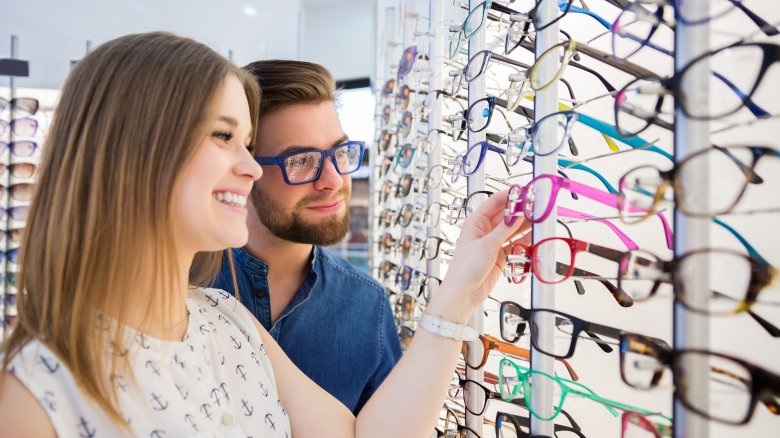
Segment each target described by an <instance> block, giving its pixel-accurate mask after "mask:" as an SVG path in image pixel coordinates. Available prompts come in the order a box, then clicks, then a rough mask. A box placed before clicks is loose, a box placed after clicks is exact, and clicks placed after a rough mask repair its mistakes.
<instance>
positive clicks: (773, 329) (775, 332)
mask: <svg viewBox="0 0 780 438" xmlns="http://www.w3.org/2000/svg"><path fill="white" fill-rule="evenodd" d="M711 292H712V294H713V295H715V296H719V297H721V298H729V296H728V295H726V294H724V293H721V292H718V291H715V290H713V291H711ZM743 305H744V304H743ZM745 313H747V314H748V315H750V317H751V318H753V320H755V321H756V322H757V323H758V324H759V325H760V326H761V327H762V328H763V329H764V330H766V331H767V333H769V334H770V335H771V336H772V337H773V338H780V328H778V327H777V326H776V325H774V324H772V323H771V322H769V321H767V320H766V319H764V318H762V317H761V316H760V315H758V314H757V313H756V312H754V311H753V310H752V309H750V308H748V309H747V310H746V311H745Z"/></svg>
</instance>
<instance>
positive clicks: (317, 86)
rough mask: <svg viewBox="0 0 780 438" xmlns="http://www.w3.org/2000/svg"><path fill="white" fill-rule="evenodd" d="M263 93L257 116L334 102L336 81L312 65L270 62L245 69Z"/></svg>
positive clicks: (315, 65)
mask: <svg viewBox="0 0 780 438" xmlns="http://www.w3.org/2000/svg"><path fill="white" fill-rule="evenodd" d="M244 70H246V71H248V72H250V73H251V74H252V75H253V76H254V77H255V79H256V80H257V82H258V83H259V84H260V88H261V89H262V90H263V100H262V102H260V116H261V117H262V116H264V115H266V114H269V113H272V112H274V111H277V110H279V109H282V108H284V107H286V106H289V105H294V104H299V103H320V102H327V101H335V100H336V81H335V80H334V79H333V76H332V75H331V74H330V72H329V71H328V69H326V68H325V67H323V66H321V65H319V64H315V63H313V62H305V61H292V60H280V59H269V60H264V61H256V62H253V63H251V64H248V65H246V66H244Z"/></svg>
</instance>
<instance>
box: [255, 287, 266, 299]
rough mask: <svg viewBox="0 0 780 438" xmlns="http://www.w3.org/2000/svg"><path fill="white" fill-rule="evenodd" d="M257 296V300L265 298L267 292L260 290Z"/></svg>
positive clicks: (256, 293)
mask: <svg viewBox="0 0 780 438" xmlns="http://www.w3.org/2000/svg"><path fill="white" fill-rule="evenodd" d="M255 295H256V296H257V298H265V290H263V289H260V290H258V291H257V292H255Z"/></svg>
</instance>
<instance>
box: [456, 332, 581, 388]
mask: <svg viewBox="0 0 780 438" xmlns="http://www.w3.org/2000/svg"><path fill="white" fill-rule="evenodd" d="M479 341H480V342H482V351H483V354H482V360H481V361H480V362H479V364H477V365H476V366H475V365H473V364H471V363H469V347H468V342H464V343H463V347H462V348H461V353H463V359H464V360H465V362H466V366H468V367H469V368H471V369H473V370H478V369H480V368H482V367H483V366H485V363H487V360H488V355H489V354H490V350H497V351H500V352H501V353H504V354H508V355H510V356H514V357H518V358H520V359H525V360H528V361H530V360H531V350H529V349H527V348H523V347H518V346H517V345H514V344H510V343H508V342H504V341H501V340H499V339H496V338H494V337H493V336H490V335H479ZM474 342H476V341H474ZM555 360H557V361H558V362H560V363H562V364H563V366H564V367H566V370H567V371H568V372H569V375H570V376H571V379H572V380H574V381H577V380H579V376H578V375H577V372H576V371H574V368H572V366H571V364H569V362H568V361H567V360H566V359H555Z"/></svg>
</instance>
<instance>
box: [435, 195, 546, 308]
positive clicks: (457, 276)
mask: <svg viewBox="0 0 780 438" xmlns="http://www.w3.org/2000/svg"><path fill="white" fill-rule="evenodd" d="M507 192H508V191H506V190H504V191H500V192H498V193H495V194H494V195H493V196H491V197H490V198H488V200H487V201H485V203H484V204H482V205H481V206H480V207H479V208H478V209H477V210H476V211H474V212H473V213H471V214H470V215H469V217H468V218H466V220H465V222H464V223H463V227H462V228H461V233H460V237H459V238H458V242H457V244H456V246H455V255H454V257H453V259H452V262H451V263H450V265H449V268H448V269H447V276H446V277H445V278H444V281H443V282H442V287H441V288H439V292H440V294H441V295H446V298H447V301H448V303H442V302H441V301H439V300H435V301H439V302H431V305H430V306H428V312H430V313H431V314H434V315H440V316H443V317H445V318H446V319H449V320H451V321H455V322H460V323H465V322H466V321H467V320H468V319H469V317H470V316H471V313H472V312H473V311H474V309H476V308H477V307H478V306H479V305H480V304H482V302H483V301H484V300H485V299H486V298H487V296H488V295H489V294H490V291H491V290H493V286H495V284H496V281H498V279H499V278H500V277H501V276H502V275H503V271H504V266H505V265H506V256H507V254H509V246H508V245H507V246H506V247H505V246H504V244H505V243H506V242H507V241H509V240H511V239H512V238H513V237H515V236H517V235H519V234H522V233H527V232H528V230H530V229H531V223H530V222H527V221H525V220H524V219H523V220H519V219H518V220H517V221H516V222H515V223H514V224H513V225H512V226H506V225H505V224H504V207H505V205H506V196H507ZM530 238H531V235H530V233H528V234H527V236H524V237H523V239H526V240H530ZM440 294H436V295H440Z"/></svg>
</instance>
